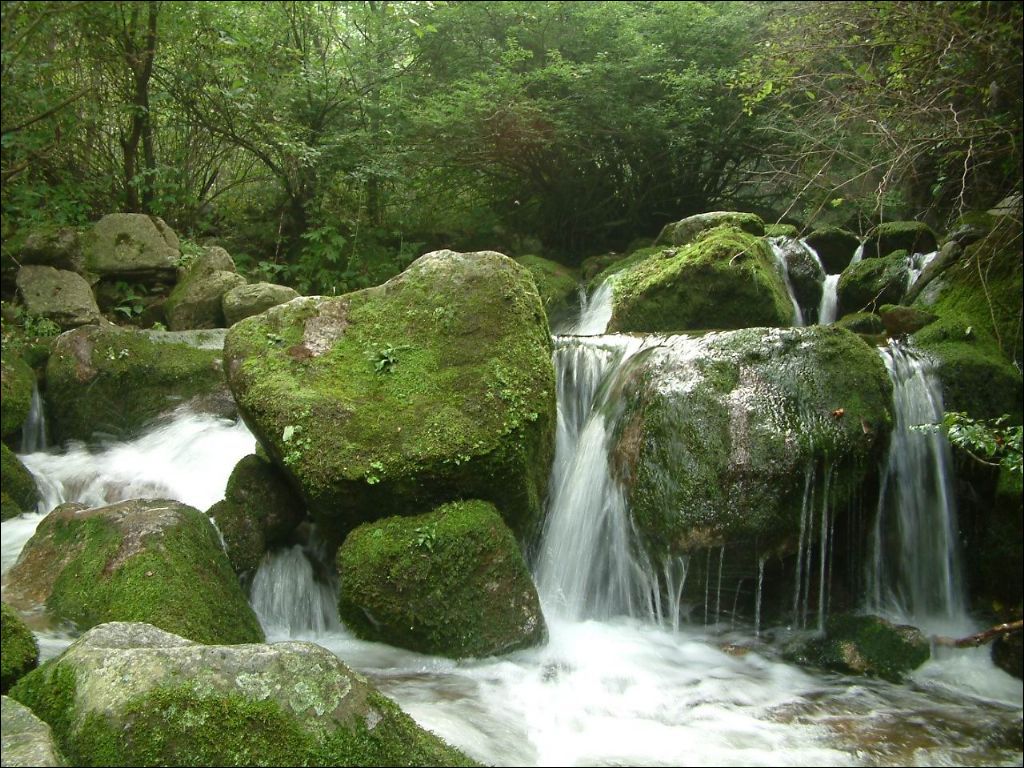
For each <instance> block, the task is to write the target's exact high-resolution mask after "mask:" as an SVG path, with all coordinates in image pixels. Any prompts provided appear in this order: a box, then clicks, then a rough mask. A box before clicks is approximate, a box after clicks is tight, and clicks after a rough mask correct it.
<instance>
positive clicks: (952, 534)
mask: <svg viewBox="0 0 1024 768" xmlns="http://www.w3.org/2000/svg"><path fill="white" fill-rule="evenodd" d="M880 353H881V355H882V359H883V360H884V362H885V366H886V368H887V369H888V371H889V376H890V377H891V379H892V382H893V406H894V409H895V412H896V425H895V429H894V431H893V435H892V441H891V443H890V448H889V457H888V461H887V465H886V470H885V476H884V480H883V482H882V490H881V492H880V494H879V500H878V511H877V516H876V521H875V526H874V530H873V533H872V542H871V557H870V559H869V563H868V568H869V570H868V574H867V575H868V585H869V589H868V609H869V610H870V611H871V612H873V613H878V614H881V615H883V616H887V617H889V618H892V619H894V620H896V621H901V622H906V623H909V624H914V625H915V626H918V627H921V628H922V629H926V630H927V631H930V632H932V633H933V634H949V635H954V636H955V635H957V634H967V633H968V632H969V631H971V629H972V625H971V622H970V620H969V619H968V617H967V613H966V607H965V598H964V595H963V586H962V585H963V579H962V576H961V569H960V560H959V546H958V542H957V522H956V504H955V500H954V496H953V488H952V482H951V480H952V470H951V455H950V448H949V442H948V440H947V439H946V437H945V436H944V435H943V434H942V433H941V432H940V431H939V430H938V429H935V428H934V427H932V428H930V429H929V428H928V426H929V425H935V424H937V423H939V422H940V421H941V420H942V413H943V408H942V393H941V389H940V385H939V381H938V379H937V377H936V376H935V374H934V371H933V364H932V363H931V361H929V360H928V359H927V358H925V357H922V356H920V355H918V354H916V353H914V352H912V351H911V350H909V349H907V348H906V347H903V346H900V345H898V344H896V343H894V342H890V344H889V346H888V347H886V348H883V349H881V350H880ZM922 427H923V428H922Z"/></svg>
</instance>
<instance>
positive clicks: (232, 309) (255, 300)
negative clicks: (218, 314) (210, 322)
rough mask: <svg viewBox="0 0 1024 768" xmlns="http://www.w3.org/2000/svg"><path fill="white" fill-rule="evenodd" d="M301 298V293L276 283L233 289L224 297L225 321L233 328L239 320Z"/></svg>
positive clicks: (242, 286) (254, 284)
mask: <svg viewBox="0 0 1024 768" xmlns="http://www.w3.org/2000/svg"><path fill="white" fill-rule="evenodd" d="M298 296H299V292H298V291H296V290H295V289H294V288H289V287H288V286H287V285H276V284H274V283H253V284H252V285H239V286H237V287H235V288H232V289H231V290H229V291H228V292H227V293H225V294H224V297H223V300H222V301H223V308H224V320H225V322H226V323H227V325H228V326H232V325H234V324H235V323H237V322H238V321H239V320H244V319H245V318H247V317H251V316H253V315H258V314H260V313H261V312H266V311H267V310H268V309H270V308H271V307H276V306H277V305H278V304H284V303H285V302H286V301H291V300H292V299H296V298H298Z"/></svg>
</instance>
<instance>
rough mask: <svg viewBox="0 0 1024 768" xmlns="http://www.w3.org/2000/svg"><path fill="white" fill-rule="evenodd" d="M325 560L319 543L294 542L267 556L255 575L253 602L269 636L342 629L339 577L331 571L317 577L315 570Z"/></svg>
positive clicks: (281, 636) (251, 590)
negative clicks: (335, 576)
mask: <svg viewBox="0 0 1024 768" xmlns="http://www.w3.org/2000/svg"><path fill="white" fill-rule="evenodd" d="M307 550H308V551H307ZM326 559H327V558H326V551H325V548H324V546H323V544H322V543H319V542H312V543H311V544H310V546H308V547H303V546H302V545H300V544H295V545H294V546H291V547H287V548H285V549H280V550H277V551H275V552H268V553H267V554H266V555H264V557H263V561H262V562H261V563H260V567H259V568H258V569H257V571H256V575H255V576H254V577H253V581H252V587H251V588H250V595H251V598H250V602H251V603H252V608H253V610H254V611H255V612H256V616H257V617H258V618H259V620H260V624H262V625H263V629H264V631H265V632H266V633H267V637H268V639H271V640H278V639H281V640H285V639H289V638H292V637H309V636H313V637H316V636H318V635H323V634H326V633H330V632H340V631H341V621H340V620H339V619H338V602H337V594H338V584H337V579H335V578H334V577H333V574H331V573H324V574H322V575H321V577H320V578H317V574H316V573H315V572H314V563H321V562H324V561H325V560H326Z"/></svg>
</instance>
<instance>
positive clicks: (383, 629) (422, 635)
mask: <svg viewBox="0 0 1024 768" xmlns="http://www.w3.org/2000/svg"><path fill="white" fill-rule="evenodd" d="M338 571H339V574H340V576H341V593H340V597H339V608H340V614H341V617H342V619H343V620H344V621H345V622H346V624H347V625H348V626H349V628H350V629H352V630H353V631H355V632H356V633H357V634H358V635H359V636H361V637H364V638H367V639H372V640H381V641H384V642H387V643H390V644H393V645H399V646H401V647H404V648H411V649H412V650H415V651H419V652H421V653H430V654H440V655H444V656H452V657H455V658H462V657H466V656H488V655H492V654H496V653H504V652H507V651H510V650H514V649H516V648H522V647H526V646H530V645H535V644H537V643H538V642H542V641H543V640H544V639H545V637H546V630H545V625H544V620H543V616H542V615H541V612H540V603H539V601H538V598H537V593H536V590H535V589H534V586H533V583H532V582H531V580H530V575H529V571H528V570H527V568H526V563H525V562H524V560H523V557H522V555H521V553H520V551H519V548H518V546H517V544H516V541H515V539H514V537H513V536H512V534H511V532H510V531H509V530H508V528H506V527H505V525H504V524H503V523H502V521H501V518H500V517H499V516H498V514H497V512H496V511H495V510H494V508H493V507H492V506H491V505H490V504H485V503H483V502H479V501H467V502H458V503H453V504H448V505H445V506H443V507H440V508H439V509H437V510H435V511H433V512H430V513H428V514H425V515H420V516H417V517H413V518H397V517H396V518H389V519H387V520H381V521H379V522H376V523H370V524H367V525H364V526H361V527H359V528H357V529H356V530H355V531H353V532H352V533H351V534H349V536H348V538H346V539H345V543H344V544H343V545H342V546H341V549H340V550H339V551H338Z"/></svg>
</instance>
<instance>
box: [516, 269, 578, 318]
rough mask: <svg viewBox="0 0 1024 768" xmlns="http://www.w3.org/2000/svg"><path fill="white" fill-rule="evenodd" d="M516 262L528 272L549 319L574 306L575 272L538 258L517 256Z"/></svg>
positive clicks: (576, 277)
mask: <svg viewBox="0 0 1024 768" xmlns="http://www.w3.org/2000/svg"><path fill="white" fill-rule="evenodd" d="M516 262H518V263H519V264H522V265H523V266H524V267H526V268H527V269H528V270H530V274H531V275H532V276H533V281H534V283H536V285H537V293H539V294H540V300H541V302H542V303H543V304H544V311H545V312H547V314H548V317H549V318H550V317H552V316H555V315H558V314H561V313H562V312H565V311H566V310H567V309H569V308H571V307H573V306H575V305H576V301H577V297H578V295H579V284H580V276H579V273H578V271H577V270H575V269H572V268H571V267H567V266H565V265H564V264H559V263H558V262H557V261H551V260H550V259H543V258H541V257H540V256H517V257H516Z"/></svg>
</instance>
